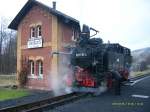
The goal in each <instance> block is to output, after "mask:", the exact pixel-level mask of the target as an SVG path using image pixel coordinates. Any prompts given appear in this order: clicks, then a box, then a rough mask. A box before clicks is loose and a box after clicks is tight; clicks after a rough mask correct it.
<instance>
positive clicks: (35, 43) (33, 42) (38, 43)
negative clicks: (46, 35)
mask: <svg viewBox="0 0 150 112" xmlns="http://www.w3.org/2000/svg"><path fill="white" fill-rule="evenodd" d="M27 47H28V48H39V47H43V42H42V37H32V38H29V40H28V42H27Z"/></svg>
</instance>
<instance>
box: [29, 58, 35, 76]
mask: <svg viewBox="0 0 150 112" xmlns="http://www.w3.org/2000/svg"><path fill="white" fill-rule="evenodd" d="M29 62H30V76H33V77H34V76H35V63H34V61H33V60H30V61H29Z"/></svg>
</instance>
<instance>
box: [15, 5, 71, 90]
mask: <svg viewBox="0 0 150 112" xmlns="http://www.w3.org/2000/svg"><path fill="white" fill-rule="evenodd" d="M37 25H41V26H42V39H43V47H42V48H31V49H29V48H27V42H28V39H29V38H30V28H31V27H34V26H37ZM71 37H72V27H71V26H69V25H66V24H64V23H62V22H61V21H59V20H58V19H57V17H56V16H54V15H51V14H50V13H48V12H46V11H45V10H43V9H42V8H40V7H38V6H34V7H33V8H32V9H31V10H30V11H29V13H28V14H27V15H26V16H25V17H24V19H23V20H22V21H21V23H20V25H19V27H18V47H17V72H18V73H19V72H20V70H21V60H22V59H23V58H27V59H29V60H33V61H34V62H36V61H37V60H42V61H43V78H38V77H34V78H33V77H32V78H31V77H30V78H28V82H27V87H29V88H33V89H48V90H50V89H51V78H52V77H51V76H52V75H58V74H59V73H58V65H59V56H58V55H53V56H52V55H51V53H52V52H54V51H64V50H65V49H64V44H67V43H70V42H71ZM34 67H35V69H36V64H35V65H34ZM35 75H37V73H36V70H35Z"/></svg>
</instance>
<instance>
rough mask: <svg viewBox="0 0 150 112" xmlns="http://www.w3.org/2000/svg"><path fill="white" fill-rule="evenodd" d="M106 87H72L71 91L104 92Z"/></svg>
mask: <svg viewBox="0 0 150 112" xmlns="http://www.w3.org/2000/svg"><path fill="white" fill-rule="evenodd" d="M106 90H107V89H106V88H104V87H99V88H90V87H78V88H77V87H73V88H72V91H73V92H86V93H99V94H100V93H102V92H105V91H106Z"/></svg>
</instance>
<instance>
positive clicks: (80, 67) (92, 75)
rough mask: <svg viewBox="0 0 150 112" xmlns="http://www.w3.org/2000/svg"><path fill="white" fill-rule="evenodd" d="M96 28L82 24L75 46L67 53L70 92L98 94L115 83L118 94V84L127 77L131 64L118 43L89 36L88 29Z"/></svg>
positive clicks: (126, 50) (128, 53) (125, 52)
mask: <svg viewBox="0 0 150 112" xmlns="http://www.w3.org/2000/svg"><path fill="white" fill-rule="evenodd" d="M91 30H93V31H95V34H94V35H93V36H95V35H96V34H97V33H98V31H97V30H95V29H93V28H89V27H88V26H87V25H83V29H82V31H81V34H80V37H79V39H78V40H77V42H76V47H74V48H73V50H72V53H71V58H70V62H71V65H72V67H73V71H74V72H73V73H74V81H73V85H72V86H73V88H72V89H73V91H80V92H92V93H95V94H100V93H101V92H103V91H106V90H107V89H110V88H112V87H113V85H115V88H116V89H115V91H116V93H117V91H118V94H120V83H121V82H122V81H125V80H128V76H129V69H130V66H131V53H130V49H128V48H126V47H123V46H121V45H120V44H118V43H110V42H109V43H103V40H102V39H101V38H91V37H92V36H91V35H90V31H91Z"/></svg>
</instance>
